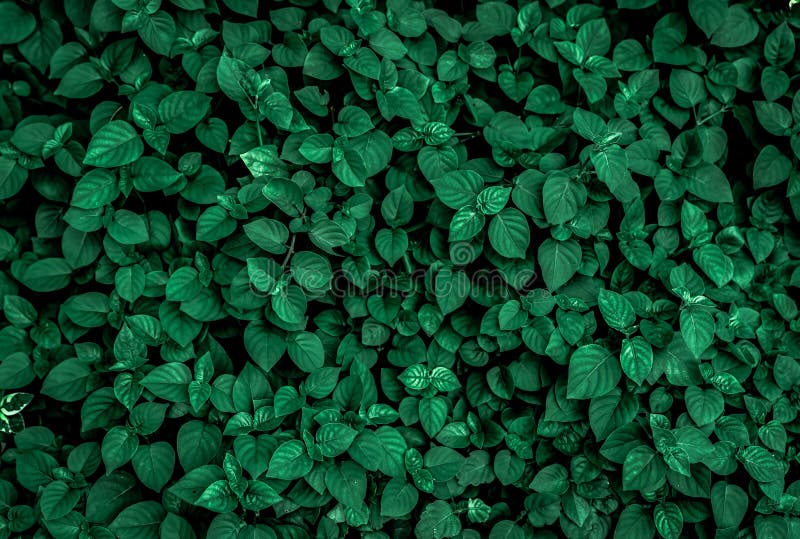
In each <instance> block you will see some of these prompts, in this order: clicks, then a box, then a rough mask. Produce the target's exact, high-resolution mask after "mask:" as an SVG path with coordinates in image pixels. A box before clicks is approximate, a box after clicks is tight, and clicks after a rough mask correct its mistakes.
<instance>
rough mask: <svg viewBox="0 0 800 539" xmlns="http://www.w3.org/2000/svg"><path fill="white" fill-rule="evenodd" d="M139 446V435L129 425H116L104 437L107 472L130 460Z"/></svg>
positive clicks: (103, 445)
mask: <svg viewBox="0 0 800 539" xmlns="http://www.w3.org/2000/svg"><path fill="white" fill-rule="evenodd" d="M138 448H139V437H138V436H137V435H136V434H135V433H134V432H132V431H131V430H130V429H129V428H127V427H119V426H118V427H114V428H112V429H111V430H109V431H108V432H107V433H106V435H105V437H103V444H102V447H101V453H102V455H103V464H105V466H106V473H111V472H113V471H114V470H116V469H117V468H119V467H121V466H124V465H125V464H127V463H128V462H130V460H131V458H133V455H134V454H135V453H136V450H137V449H138Z"/></svg>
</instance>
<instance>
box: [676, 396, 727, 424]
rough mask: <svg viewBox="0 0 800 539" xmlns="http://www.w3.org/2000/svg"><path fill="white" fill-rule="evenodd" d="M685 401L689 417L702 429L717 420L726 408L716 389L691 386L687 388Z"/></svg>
mask: <svg viewBox="0 0 800 539" xmlns="http://www.w3.org/2000/svg"><path fill="white" fill-rule="evenodd" d="M685 399H686V409H687V410H688V412H689V416H690V417H691V418H692V420H693V421H694V422H695V423H697V424H698V425H699V426H701V427H702V426H703V425H708V424H709V423H712V422H713V421H714V420H716V419H717V418H718V417H719V416H720V415H722V412H723V410H724V408H725V401H724V400H723V398H722V394H721V393H720V392H719V391H717V390H716V389H701V388H699V387H697V386H690V387H687V388H686V395H685Z"/></svg>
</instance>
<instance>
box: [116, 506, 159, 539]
mask: <svg viewBox="0 0 800 539" xmlns="http://www.w3.org/2000/svg"><path fill="white" fill-rule="evenodd" d="M165 515H166V511H164V508H163V507H162V506H161V504H160V503H159V502H153V501H144V502H139V503H135V504H133V505H131V506H128V507H126V508H125V509H123V510H122V511H121V512H120V513H119V514H118V515H117V518H115V519H114V521H113V522H112V523H111V524H109V525H108V529H109V531H111V532H112V533H114V535H116V536H117V537H119V538H121V539H142V538H144V537H156V536H157V535H158V530H159V526H160V524H161V521H162V520H163V519H164V516H165Z"/></svg>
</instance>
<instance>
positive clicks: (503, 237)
mask: <svg viewBox="0 0 800 539" xmlns="http://www.w3.org/2000/svg"><path fill="white" fill-rule="evenodd" d="M489 241H490V242H491V243H492V247H494V249H495V250H496V251H497V252H498V253H499V254H500V255H502V256H505V257H507V258H525V254H526V251H527V249H528V246H529V245H530V242H531V231H530V226H529V225H528V219H527V218H526V217H525V215H524V214H523V213H522V212H521V211H519V210H517V209H515V208H506V209H504V210H503V211H501V212H500V213H498V214H497V215H495V216H494V217H493V218H492V220H491V221H490V222H489Z"/></svg>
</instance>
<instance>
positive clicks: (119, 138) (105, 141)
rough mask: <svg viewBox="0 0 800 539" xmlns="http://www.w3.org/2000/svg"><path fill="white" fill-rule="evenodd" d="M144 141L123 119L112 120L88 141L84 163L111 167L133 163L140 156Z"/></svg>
mask: <svg viewBox="0 0 800 539" xmlns="http://www.w3.org/2000/svg"><path fill="white" fill-rule="evenodd" d="M142 152H144V143H143V142H142V139H141V138H140V137H139V135H138V134H137V133H136V131H135V130H134V129H133V127H132V126H131V125H130V124H129V123H128V122H125V121H123V120H112V121H110V122H108V123H107V124H106V125H104V126H103V127H101V128H100V129H99V130H98V131H97V132H96V133H95V134H94V135H93V136H92V139H91V141H89V147H88V148H86V156H85V157H84V158H83V164H84V165H92V166H95V167H104V168H113V167H119V166H122V165H127V164H128V163H133V162H134V161H136V160H137V159H139V158H140V157H141V156H142Z"/></svg>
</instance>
